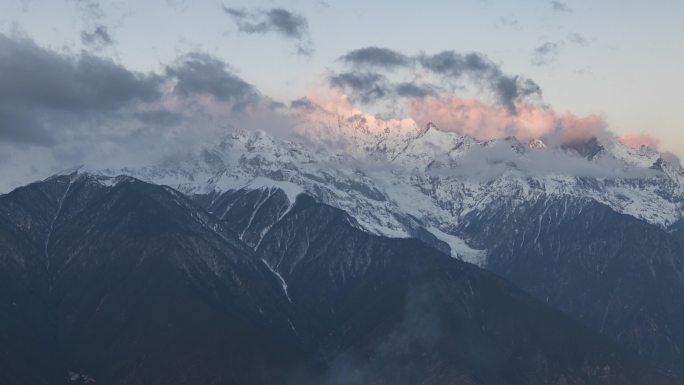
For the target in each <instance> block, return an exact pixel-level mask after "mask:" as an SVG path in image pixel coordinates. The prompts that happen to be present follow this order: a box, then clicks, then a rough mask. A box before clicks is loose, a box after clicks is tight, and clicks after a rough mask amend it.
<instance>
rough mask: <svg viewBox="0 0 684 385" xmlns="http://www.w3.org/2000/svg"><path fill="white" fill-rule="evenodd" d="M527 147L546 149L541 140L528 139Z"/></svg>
mask: <svg viewBox="0 0 684 385" xmlns="http://www.w3.org/2000/svg"><path fill="white" fill-rule="evenodd" d="M527 146H528V147H529V148H534V149H542V148H546V144H545V143H544V142H543V141H542V140H541V139H530V141H529V142H528V143H527Z"/></svg>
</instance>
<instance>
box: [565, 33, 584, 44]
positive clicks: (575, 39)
mask: <svg viewBox="0 0 684 385" xmlns="http://www.w3.org/2000/svg"><path fill="white" fill-rule="evenodd" d="M568 40H569V41H570V42H571V43H575V44H577V45H581V46H583V47H584V46H586V45H588V44H589V41H587V39H586V38H585V37H584V36H582V35H580V34H579V33H576V32H574V33H571V34H568Z"/></svg>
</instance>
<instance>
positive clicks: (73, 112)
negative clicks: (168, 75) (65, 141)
mask: <svg viewBox="0 0 684 385" xmlns="http://www.w3.org/2000/svg"><path fill="white" fill-rule="evenodd" d="M160 84H161V78H160V77H158V76H155V75H143V74H139V73H135V72H131V71H129V70H127V69H125V68H124V67H121V66H120V65H118V64H115V63H114V62H112V61H110V60H107V59H102V58H99V57H96V56H92V55H89V54H87V53H83V54H80V55H76V56H71V57H70V56H65V55H60V54H58V53H55V52H53V51H48V50H45V49H43V48H40V47H38V46H36V45H35V43H33V42H32V41H31V40H28V39H11V38H9V37H7V36H5V35H2V34H0V105H2V108H1V109H0V125H1V126H2V127H3V129H2V134H1V135H0V141H13V140H21V141H26V142H31V143H47V142H49V141H50V140H51V138H53V137H54V136H55V135H57V133H56V132H54V130H53V129H52V128H51V127H52V126H54V125H55V123H56V122H58V121H65V120H69V119H72V118H76V117H77V116H83V115H92V114H97V113H106V112H112V111H116V110H118V109H121V108H124V107H126V106H128V105H130V104H133V103H138V102H151V101H154V100H157V99H159V97H160V96H161V92H160V89H159V86H160Z"/></svg>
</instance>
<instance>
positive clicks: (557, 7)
mask: <svg viewBox="0 0 684 385" xmlns="http://www.w3.org/2000/svg"><path fill="white" fill-rule="evenodd" d="M551 9H552V10H553V11H554V12H559V13H567V12H572V8H570V6H569V5H567V4H566V3H564V2H562V1H552V2H551Z"/></svg>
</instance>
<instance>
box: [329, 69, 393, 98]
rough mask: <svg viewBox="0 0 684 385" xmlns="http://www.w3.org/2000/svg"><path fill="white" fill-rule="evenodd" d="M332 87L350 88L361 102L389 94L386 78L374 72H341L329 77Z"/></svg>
mask: <svg viewBox="0 0 684 385" xmlns="http://www.w3.org/2000/svg"><path fill="white" fill-rule="evenodd" d="M330 84H331V85H332V86H333V87H338V88H342V89H347V90H351V91H352V92H353V97H354V99H355V100H358V101H360V102H362V103H373V102H375V101H377V100H380V99H383V98H385V97H387V96H389V95H390V93H391V91H390V89H389V85H388V81H387V78H386V77H385V76H383V75H380V74H378V73H374V72H359V71H352V72H343V73H340V74H336V75H333V76H331V77H330Z"/></svg>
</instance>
